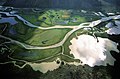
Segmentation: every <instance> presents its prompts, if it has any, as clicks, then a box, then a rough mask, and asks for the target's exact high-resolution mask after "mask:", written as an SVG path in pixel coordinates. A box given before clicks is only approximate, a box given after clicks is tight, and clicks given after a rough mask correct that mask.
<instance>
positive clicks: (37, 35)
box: [0, 9, 99, 62]
mask: <svg viewBox="0 0 120 79" xmlns="http://www.w3.org/2000/svg"><path fill="white" fill-rule="evenodd" d="M18 13H19V15H20V16H21V17H23V18H24V19H26V20H27V21H29V22H31V23H33V24H34V25H38V27H39V26H40V27H52V26H54V25H63V26H65V27H66V25H69V26H71V27H73V26H74V25H79V24H81V23H83V22H88V21H93V20H96V19H98V18H99V17H98V16H96V17H95V15H91V14H89V13H82V12H81V11H79V10H41V11H37V12H34V11H33V10H31V9H20V10H18ZM15 20H16V21H17V22H18V23H17V24H15V25H12V26H11V25H10V24H8V23H4V24H0V28H1V30H0V31H1V32H2V35H4V36H7V37H10V38H12V39H14V40H17V41H19V42H22V43H25V44H28V45H32V46H41V47H44V46H51V45H54V44H57V43H59V42H61V41H62V40H63V39H64V37H65V35H66V34H67V33H68V32H69V31H71V30H72V29H70V28H69V29H49V30H42V29H39V28H33V27H30V26H27V25H25V24H23V22H22V21H20V20H19V19H18V18H15ZM5 27H6V28H5ZM3 29H5V30H4V31H3ZM11 31H12V32H11ZM80 32H83V33H84V30H83V29H81V30H80ZM86 32H88V31H86ZM77 33H78V31H77V32H74V33H73V34H72V35H71V36H70V37H68V39H67V40H66V41H65V43H64V45H63V46H60V47H57V48H51V49H30V50H27V49H25V48H23V47H21V46H18V45H15V44H10V45H8V44H7V45H8V47H9V48H10V49H11V50H13V51H12V53H11V54H10V56H11V57H12V58H15V59H20V60H26V61H34V62H35V61H40V62H41V60H43V59H45V58H49V57H50V59H49V60H51V61H53V59H55V58H56V57H61V59H63V60H64V61H73V59H72V58H70V57H73V56H72V55H70V54H69V52H70V49H69V45H71V43H70V40H71V39H72V38H74V37H76V34H77ZM3 40H4V39H3ZM3 40H1V41H3ZM62 52H63V53H64V54H65V55H59V54H62ZM66 55H68V56H70V57H68V56H66ZM51 57H52V58H51Z"/></svg>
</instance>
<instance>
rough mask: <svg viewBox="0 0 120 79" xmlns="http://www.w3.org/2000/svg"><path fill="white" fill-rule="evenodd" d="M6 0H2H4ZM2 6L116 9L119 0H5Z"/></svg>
mask: <svg viewBox="0 0 120 79" xmlns="http://www.w3.org/2000/svg"><path fill="white" fill-rule="evenodd" d="M4 1H6V0H2V1H1V3H2V2H4ZM2 5H4V6H12V7H17V8H52V9H55V8H57V9H58V8H59V9H86V10H94V11H100V10H108V11H109V10H112V11H113V10H114V9H115V10H116V9H117V7H119V6H120V3H119V0H7V1H6V2H5V3H4V4H3V3H2Z"/></svg>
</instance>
